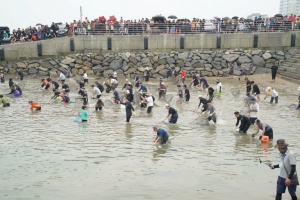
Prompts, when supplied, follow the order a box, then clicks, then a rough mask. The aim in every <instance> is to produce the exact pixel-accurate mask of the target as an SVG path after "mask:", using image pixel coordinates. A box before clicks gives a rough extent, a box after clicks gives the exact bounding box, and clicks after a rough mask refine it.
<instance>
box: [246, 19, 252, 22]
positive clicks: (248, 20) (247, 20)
mask: <svg viewBox="0 0 300 200" xmlns="http://www.w3.org/2000/svg"><path fill="white" fill-rule="evenodd" d="M244 22H253V19H245V20H244Z"/></svg>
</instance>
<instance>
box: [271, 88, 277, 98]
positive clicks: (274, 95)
mask: <svg viewBox="0 0 300 200" xmlns="http://www.w3.org/2000/svg"><path fill="white" fill-rule="evenodd" d="M272 97H278V92H276V90H275V89H273V90H272Z"/></svg>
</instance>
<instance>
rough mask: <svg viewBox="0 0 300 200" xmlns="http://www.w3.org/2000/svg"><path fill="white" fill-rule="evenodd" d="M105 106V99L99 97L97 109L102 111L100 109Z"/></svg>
mask: <svg viewBox="0 0 300 200" xmlns="http://www.w3.org/2000/svg"><path fill="white" fill-rule="evenodd" d="M103 107H104V103H103V101H102V100H101V99H98V101H97V102H96V104H95V110H96V111H98V110H99V111H100V110H102V108H103Z"/></svg>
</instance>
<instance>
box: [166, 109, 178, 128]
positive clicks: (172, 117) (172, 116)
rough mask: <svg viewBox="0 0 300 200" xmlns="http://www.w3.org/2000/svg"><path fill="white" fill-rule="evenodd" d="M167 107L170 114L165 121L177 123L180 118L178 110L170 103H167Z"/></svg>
mask: <svg viewBox="0 0 300 200" xmlns="http://www.w3.org/2000/svg"><path fill="white" fill-rule="evenodd" d="M166 109H167V110H168V115H167V117H166V119H165V121H167V120H168V121H169V123H170V124H176V122H177V120H178V113H177V111H176V110H175V109H174V108H172V107H171V106H170V105H169V104H166Z"/></svg>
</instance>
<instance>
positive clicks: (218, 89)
mask: <svg viewBox="0 0 300 200" xmlns="http://www.w3.org/2000/svg"><path fill="white" fill-rule="evenodd" d="M221 87H222V83H221V82H219V83H218V84H217V91H218V92H221V89H222V88H221Z"/></svg>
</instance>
